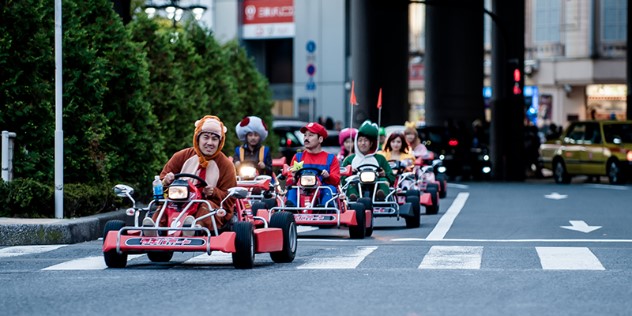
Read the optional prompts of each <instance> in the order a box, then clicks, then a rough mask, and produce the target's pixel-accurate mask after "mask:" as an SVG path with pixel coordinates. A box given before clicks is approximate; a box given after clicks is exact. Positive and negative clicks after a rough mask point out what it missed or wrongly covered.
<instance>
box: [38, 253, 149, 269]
mask: <svg viewBox="0 0 632 316" xmlns="http://www.w3.org/2000/svg"><path fill="white" fill-rule="evenodd" d="M140 256H144V255H128V256H127V261H130V260H132V259H135V258H138V257H140ZM106 268H107V266H106V265H105V260H104V259H103V256H93V257H84V258H79V259H75V260H70V261H66V262H62V263H60V264H56V265H54V266H50V267H47V268H44V269H42V270H103V269H106Z"/></svg>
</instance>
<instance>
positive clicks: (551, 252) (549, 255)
mask: <svg viewBox="0 0 632 316" xmlns="http://www.w3.org/2000/svg"><path fill="white" fill-rule="evenodd" d="M535 250H536V251H537V252H538V257H540V264H541V265H542V269H544V270H605V268H604V267H603V265H602V264H601V262H600V261H599V259H597V257H596V256H595V255H594V254H593V253H592V251H590V249H588V248H586V247H535Z"/></svg>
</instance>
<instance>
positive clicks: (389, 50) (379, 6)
mask: <svg viewBox="0 0 632 316" xmlns="http://www.w3.org/2000/svg"><path fill="white" fill-rule="evenodd" d="M350 1H351V5H350V11H351V12H350V20H351V21H350V32H349V33H350V34H349V37H350V41H351V78H349V79H350V80H354V81H355V94H356V97H357V101H358V103H359V104H360V105H359V106H357V107H355V108H354V118H353V121H354V123H353V126H354V127H358V126H359V125H360V124H361V123H362V122H363V121H364V120H365V119H371V120H372V121H374V122H377V120H378V109H377V98H378V93H379V89H380V88H382V104H383V107H382V120H381V121H382V126H387V125H392V124H403V123H404V121H405V120H406V119H407V118H408V111H409V104H408V1H407V0H391V1H381V0H350Z"/></svg>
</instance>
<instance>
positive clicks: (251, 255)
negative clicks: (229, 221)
mask: <svg viewBox="0 0 632 316" xmlns="http://www.w3.org/2000/svg"><path fill="white" fill-rule="evenodd" d="M233 231H234V232H235V234H237V236H236V237H235V252H234V253H233V266H235V268H237V269H252V267H254V265H255V236H254V233H253V226H252V223H251V222H237V223H235V224H234V225H233Z"/></svg>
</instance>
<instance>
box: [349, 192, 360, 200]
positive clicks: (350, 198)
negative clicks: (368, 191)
mask: <svg viewBox="0 0 632 316" xmlns="http://www.w3.org/2000/svg"><path fill="white" fill-rule="evenodd" d="M357 200H358V196H357V195H355V194H353V193H351V194H349V201H351V202H355V201H357Z"/></svg>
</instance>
